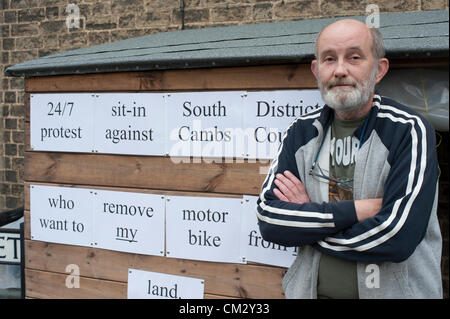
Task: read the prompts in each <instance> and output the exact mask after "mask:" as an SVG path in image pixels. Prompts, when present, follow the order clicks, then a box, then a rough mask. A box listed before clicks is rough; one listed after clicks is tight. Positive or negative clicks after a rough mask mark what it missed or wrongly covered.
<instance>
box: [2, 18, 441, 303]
mask: <svg viewBox="0 0 450 319" xmlns="http://www.w3.org/2000/svg"><path fill="white" fill-rule="evenodd" d="M356 18H357V19H360V20H362V21H364V20H365V17H356ZM334 20H335V19H315V20H303V21H294V22H280V23H269V24H258V25H245V26H232V27H220V28H208V29H201V30H186V31H176V32H168V33H160V34H154V35H149V36H144V37H139V38H134V39H128V40H123V41H119V42H116V43H111V44H105V45H99V46H94V47H89V48H84V49H77V50H73V51H68V52H64V53H60V54H55V55H51V56H46V57H43V58H39V59H36V60H32V61H28V62H25V63H22V64H19V65H15V66H12V67H9V68H8V69H7V70H6V72H7V74H8V75H12V76H22V77H25V91H26V119H25V123H26V136H27V140H26V152H25V173H24V179H25V238H26V240H25V245H24V246H25V259H26V265H25V267H26V268H25V279H26V280H25V287H26V297H28V298H127V284H128V280H129V275H130V269H136V270H143V271H149V272H156V273H163V274H171V275H178V276H183V277H189V278H191V277H192V278H200V279H202V280H203V283H204V297H205V298H284V295H283V291H282V288H281V279H282V277H283V275H284V273H285V271H286V268H285V267H279V266H275V265H268V264H263V263H258V262H251V261H247V262H223V261H221V262H214V261H205V260H196V258H195V256H192V257H193V258H172V257H171V256H168V252H167V251H166V252H165V253H163V250H161V255H159V256H158V255H157V254H154V255H152V254H145V253H140V251H137V252H129V251H120V250H118V249H108V248H107V246H101V247H103V248H98V246H97V242H95V243H94V242H88V243H87V244H86V245H83V244H80V243H75V244H72V243H71V241H70V238H69V239H67V240H66V241H65V242H64V243H61V242H60V243H57V242H54V241H52V240H48V241H47V240H44V239H42V238H44V237H39V236H38V237H37V238H35V236H33V229H32V227H31V225H32V224H31V219H32V216H33V214H37V212H36V213H35V212H34V211H33V209H34V207H36V205H35V206H33V203H31V199H30V196H31V193H32V188H31V187H39V186H51V187H55V188H61V189H64V190H66V189H70V188H71V189H76V190H83V189H87V190H89V191H91V192H95V191H96V190H99V191H114V192H117V193H132V194H142V193H143V194H157V195H160V196H162V197H164V199H168V198H170V197H171V196H186V197H189V198H191V199H192V198H198V199H199V201H201V200H202V199H203V198H208V197H213V198H217V197H221V198H239V199H240V200H244V198H243V195H253V196H256V195H258V193H259V190H260V186H261V184H262V182H263V180H264V178H265V174H263V173H264V172H265V170H266V169H267V165H268V163H267V162H264V161H258V160H251V159H250V158H246V157H245V156H243V157H242V158H241V157H239V156H236V157H235V158H234V156H231V159H230V158H228V157H227V156H223V157H222V159H221V160H216V161H211V160H208V159H207V158H202V157H199V156H198V154H197V155H196V154H193V156H190V157H188V158H189V160H188V161H182V160H180V161H174V160H173V158H171V156H169V155H168V153H167V152H166V151H167V148H166V149H164V150H163V151H161V152H160V153H159V154H150V155H146V154H141V153H139V152H136V153H133V151H131V152H125V153H120V152H114V151H108V150H106V151H102V150H99V149H96V148H92V149H89V150H88V151H86V150H81V151H80V150H78V149H76V150H73V151H71V149H66V148H64V147H60V146H59V144H51V143H49V144H48V145H50V146H49V148H47V149H45V148H44V149H42V148H40V147H38V146H36V145H34V144H33V143H32V138H33V137H32V136H31V135H32V134H33V133H32V132H34V131H33V125H35V126H36V125H40V127H41V131H40V132H41V135H40V136H38V140H39V137H40V138H41V140H43V139H44V131H42V128H44V125H45V124H42V123H34V122H33V121H35V119H38V118H39V117H38V116H34V115H33V110H30V105H32V104H33V98H39V97H42V96H45V94H48V93H51V94H58V97H61V98H62V100H61V101H59V102H61V103H63V102H65V104H64V106H63V104H60V105H59V106H58V105H57V104H56V102H54V103H53V102H52V103H53V104H51V105H50V104H49V103H50V102H49V101H50V100H48V101H47V102H48V103H45V114H44V115H45V116H49V114H51V113H52V112H53V115H54V116H55V112H56V113H58V114H56V115H59V116H60V117H62V115H64V112H65V117H66V118H67V114H68V112H70V111H71V109H69V108H70V107H71V106H72V107H73V104H72V105H70V104H68V102H70V99H65V100H64V96H69V95H70V94H74V93H76V94H80V93H86V94H87V95H91V96H95V95H98V94H106V93H114V94H119V93H127V94H132V93H161V94H163V95H164V94H166V95H165V96H167V94H169V95H170V94H174V93H179V92H182V93H189V94H198V95H199V96H201V95H202V94H204V93H206V92H241V91H242V92H267V91H287V90H315V89H317V84H316V81H315V79H314V77H313V75H312V73H311V71H310V64H309V62H310V61H311V60H312V58H313V52H314V41H315V37H316V35H317V32H318V31H319V30H320V29H321V28H322V27H323V26H325V25H327V24H329V23H331V22H332V21H334ZM380 21H381V26H380V31H381V32H382V34H383V36H384V39H385V46H386V51H387V55H388V57H389V58H390V59H391V68H394V69H395V68H412V67H433V66H440V67H442V66H444V67H448V61H447V57H448V12H447V11H430V12H409V13H389V14H382V15H381V17H380ZM244 94H245V93H244ZM163 98H164V97H163ZM119 106H120V104H119ZM58 108H59V109H58ZM117 110H120V108H118V109H117ZM134 110H136V109H134ZM122 111H123V112H125V113H124V114H126V112H128V111H129V112H133V110H129V109H122ZM41 112H44V111H43V110H41ZM168 112H169V117H168V118H169V122H170V119H171V118H170V111H168ZM86 114H91V113H86ZM89 116H91V115H86V117H85V118H83V119H84V120H86V121H89V120H92V121H93V124H91V125H92V126H93V127H94V128H95V127H97V128H98V127H100V126H101V125H102V118H101V117H98V116H95V115H93V116H94V118H91V119H89V118H87V117H89ZM63 120H64V119H61V121H63ZM152 120H153V121H159V120H160V121H162V119H156V120H155V119H152ZM36 121H37V120H36ZM61 123H62V122H61ZM169 124H170V123H169ZM61 125H63V124H61ZM166 125H168V124H167V123H166ZM130 127H131V126H130ZM82 133H83V134H84V133H85V131H81V129H80V131H78V132H77V131H76V130H75V131H74V130H71V131H65V129H63V127H62V126H61V130H59V127H58V128H57V129H55V131H53V133H48V134H53V137H55V136H60V137H61V136H66V137H67V139H69V138H70V137H73V138H76V137H80V136H81V135H82ZM45 134H47V132H46V133H45ZM142 136H143V135H142ZM147 138H149V136H147ZM125 139H126V138H125ZM41 142H42V141H41ZM219 157H220V156H219ZM238 157H239V158H238ZM233 158H234V159H233ZM39 194H40V193H36V195H35V199H33V200H34V201H35V202H36V203H37V202H39V198H38V196H39ZM61 194H62V193H61ZM61 194H60V193H55V200H58V198H57V197H58V196H57V195H61ZM114 194H116V193H114ZM111 196H112V197H114V195H111ZM81 198H82V199H81V201H83V197H81ZM44 199H45V200H47V198H44ZM48 199H49V201H50V198H48ZM63 200H64V199H63V196H62V195H61V197H59V203H58V204H57V205H60V206H65V207H66V208H69V209H70V205H71V203H70V202H69V200H68V199H67V198H66V199H65V201H64V202H63ZM55 203H56V202H55ZM55 205H56V204H55ZM30 207H33V209H30ZM106 207H107V206H105V209H106ZM147 212H148V211H147ZM253 212H254V210H253V209H251V210H250V211H248V212H247V213H248V214H253ZM51 214H52V213H50V212H49V216H50V215H51ZM141 215H142V212H141ZM204 216H205V215H204ZM203 218H206V217H203ZM211 218H214V217H213V216H212V217H211ZM166 222H167V220H166ZM41 223H42V220H41ZM73 226H74V227H76V225H75V224H74V225H73ZM63 227H65V228H67V227H69V228H70V227H72V225H63V224H61V225H60V228H63ZM57 228H58V226H54V227H53V229H55V230H56V229H57ZM36 236H37V235H36ZM205 236H206V235H205ZM52 238H53V237H52ZM105 245H106V244H105ZM99 246H100V245H99ZM105 247H106V248H105ZM74 276H75V277H76V278H75V277H74ZM77 276H78V277H77ZM77 278H78V279H79V282H77V280H78V279H77ZM71 280H73V281H71ZM71 283H72V284H71ZM74 286H75V287H74ZM149 290H150V288H149Z"/></svg>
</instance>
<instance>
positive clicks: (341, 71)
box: [334, 59, 348, 78]
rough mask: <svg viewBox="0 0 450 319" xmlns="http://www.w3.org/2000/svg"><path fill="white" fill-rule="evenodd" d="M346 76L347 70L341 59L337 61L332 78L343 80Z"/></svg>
mask: <svg viewBox="0 0 450 319" xmlns="http://www.w3.org/2000/svg"><path fill="white" fill-rule="evenodd" d="M347 75H348V70H347V67H346V65H345V62H344V61H343V60H342V59H339V60H338V62H337V64H336V69H335V70H334V76H335V77H336V78H345V77H346V76H347Z"/></svg>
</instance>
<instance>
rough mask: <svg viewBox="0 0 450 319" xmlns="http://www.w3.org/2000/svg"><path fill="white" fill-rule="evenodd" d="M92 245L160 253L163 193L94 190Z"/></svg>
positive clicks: (140, 252)
mask: <svg viewBox="0 0 450 319" xmlns="http://www.w3.org/2000/svg"><path fill="white" fill-rule="evenodd" d="M94 194H95V202H94V207H93V218H94V229H95V232H94V237H93V242H94V247H97V248H104V249H110V250H118V251H125V252H131V253H139V254H145V255H158V256H163V255H164V205H165V203H164V197H163V196H161V195H154V194H141V193H129V192H116V191H104V190H96V191H95V193H94Z"/></svg>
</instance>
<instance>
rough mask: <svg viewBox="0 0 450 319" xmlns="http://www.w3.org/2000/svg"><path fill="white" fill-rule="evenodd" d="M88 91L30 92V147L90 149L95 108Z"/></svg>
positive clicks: (48, 149)
mask: <svg viewBox="0 0 450 319" xmlns="http://www.w3.org/2000/svg"><path fill="white" fill-rule="evenodd" d="M92 103H93V95H91V94H76V93H73V94H71V93H64V94H32V95H31V96H30V118H31V121H30V135H31V136H30V143H31V148H32V149H35V150H43V151H56V152H92V151H93V148H92V147H93V143H94V108H93V107H92Z"/></svg>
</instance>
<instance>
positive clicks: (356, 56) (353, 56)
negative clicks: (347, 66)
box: [351, 55, 361, 60]
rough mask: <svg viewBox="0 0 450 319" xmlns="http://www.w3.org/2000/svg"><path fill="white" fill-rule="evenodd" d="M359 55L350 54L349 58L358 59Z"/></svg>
mask: <svg viewBox="0 0 450 319" xmlns="http://www.w3.org/2000/svg"><path fill="white" fill-rule="evenodd" d="M360 58H361V57H360V56H359V55H352V56H351V59H352V60H359V59H360Z"/></svg>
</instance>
